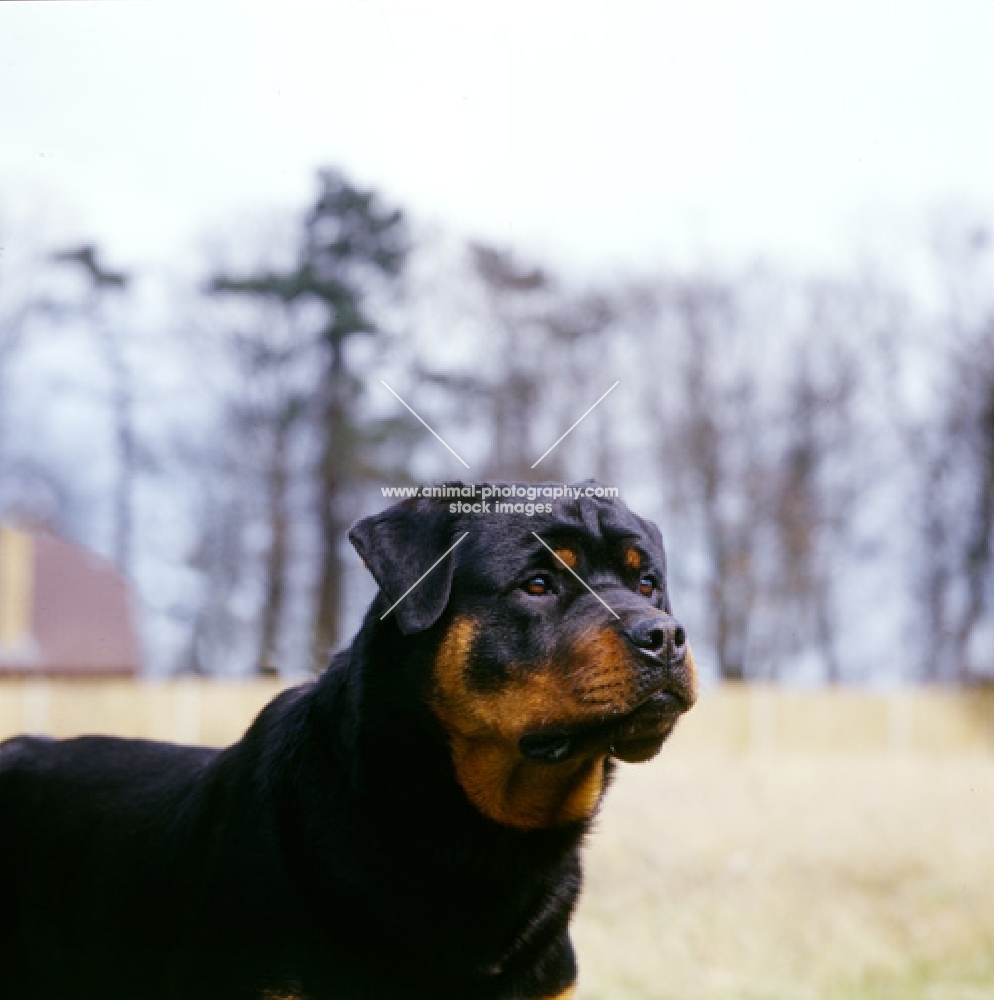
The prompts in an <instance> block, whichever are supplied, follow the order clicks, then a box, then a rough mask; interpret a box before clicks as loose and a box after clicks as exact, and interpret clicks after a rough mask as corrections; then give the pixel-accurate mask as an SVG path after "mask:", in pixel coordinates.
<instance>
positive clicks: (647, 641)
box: [624, 615, 687, 660]
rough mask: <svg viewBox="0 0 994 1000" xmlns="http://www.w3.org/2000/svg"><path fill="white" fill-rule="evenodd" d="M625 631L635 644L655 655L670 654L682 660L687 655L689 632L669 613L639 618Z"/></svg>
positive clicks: (673, 657) (671, 656) (675, 658)
mask: <svg viewBox="0 0 994 1000" xmlns="http://www.w3.org/2000/svg"><path fill="white" fill-rule="evenodd" d="M624 632H625V635H627V636H628V638H629V640H630V641H631V642H632V644H633V645H635V646H638V648H639V649H641V650H644V651H645V652H646V653H650V654H652V655H653V656H664V655H668V656H669V657H670V658H671V659H673V660H680V659H682V658H683V657H684V656H685V655H686V652H687V633H686V631H685V630H684V627H683V626H682V625H681V624H680V623H679V622H677V621H674V620H673V619H672V618H670V617H669V616H668V615H652V616H650V617H648V618H639V619H637V620H636V621H634V622H632V623H631V624H630V625H628V626H626V627H625V630H624Z"/></svg>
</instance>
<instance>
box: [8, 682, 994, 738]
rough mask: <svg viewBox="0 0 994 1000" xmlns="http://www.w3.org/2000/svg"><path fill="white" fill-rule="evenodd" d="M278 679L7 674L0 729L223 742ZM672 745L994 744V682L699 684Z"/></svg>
mask: <svg viewBox="0 0 994 1000" xmlns="http://www.w3.org/2000/svg"><path fill="white" fill-rule="evenodd" d="M279 689H280V685H279V683H278V682H276V681H262V680H252V681H210V680H202V679H195V678H183V679H178V680H169V681H161V682H152V681H126V680H104V681H98V680H90V681H69V680H21V679H18V680H10V679H5V680H0V739H4V738H6V737H7V736H12V735H14V734H16V733H25V732H26V733H44V734H48V735H52V736H73V735H78V734H81V733H108V734H113V735H119V736H142V737H148V738H152V739H163V740H174V741H177V742H180V743H206V744H210V745H214V746H221V745H224V744H227V743H230V742H232V741H234V740H236V739H238V737H239V735H240V734H241V733H242V732H243V731H244V729H245V727H246V726H247V725H248V723H249V722H250V721H251V719H252V718H253V716H254V715H255V713H256V712H258V711H259V709H260V708H261V707H262V706H263V705H264V704H265V703H266V702H267V701H268V700H269V699H270V698H272V697H273V695H274V694H276V692H277V691H278V690H279ZM671 752H686V753H711V752H717V753H730V754H744V753H750V754H768V753H781V752H785V753H786V752H812V753H823V752H828V753H854V752H855V753H867V752H894V753H908V752H920V753H994V692H992V691H990V690H978V691H955V690H938V689H925V688H911V689H902V690H898V691H893V692H887V693H877V692H871V691H864V690H859V689H851V688H840V689H832V690H817V691H797V690H790V689H784V688H774V687H763V686H753V685H744V686H736V687H722V688H717V689H714V690H711V691H706V692H704V693H703V694H702V696H701V699H700V701H699V702H698V705H697V707H696V708H695V709H694V710H693V711H692V712H691V713H690V714H689V715H688V716H687V718H685V719H684V720H683V721H682V722H681V723H680V725H679V727H678V728H677V732H676V734H675V735H674V737H673V739H672V741H671Z"/></svg>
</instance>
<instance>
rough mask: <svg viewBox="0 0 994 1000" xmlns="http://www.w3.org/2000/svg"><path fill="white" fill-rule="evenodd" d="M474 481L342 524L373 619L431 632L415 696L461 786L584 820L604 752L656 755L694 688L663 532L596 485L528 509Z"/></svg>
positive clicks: (496, 805) (542, 815)
mask: <svg viewBox="0 0 994 1000" xmlns="http://www.w3.org/2000/svg"><path fill="white" fill-rule="evenodd" d="M530 488H531V489H534V487H528V486H521V487H518V489H519V490H524V491H527V490H528V489H530ZM476 489H477V495H476V496H475V497H473V498H472V500H471V501H468V502H467V501H465V500H462V499H460V498H458V497H448V498H444V499H427V498H418V499H415V500H407V501H404V502H402V503H400V504H397V505H396V506H394V507H391V508H389V509H388V510H386V511H384V512H383V513H381V514H378V515H375V516H374V517H370V518H367V519H365V520H362V521H359V522H358V523H357V524H356V525H354V526H353V528H352V531H351V532H350V538H351V539H352V542H353V544H354V545H355V546H356V549H357V550H358V551H359V554H360V555H361V556H362V558H363V560H364V561H365V563H366V565H367V566H368V567H369V569H370V570H371V572H372V573H373V575H374V577H375V578H376V581H377V583H378V584H379V586H380V589H381V594H380V596H379V598H378V602H377V604H375V605H374V610H376V609H382V610H381V611H379V614H380V615H381V616H382V618H383V623H384V626H385V627H390V625H389V619H391V618H392V619H393V624H394V626H395V627H396V628H397V629H399V631H400V633H402V635H403V636H404V637H406V640H405V641H410V640H413V639H414V637H418V638H419V639H420V640H425V641H427V642H428V645H429V648H430V655H429V656H428V658H427V659H428V662H429V666H428V667H427V671H426V673H427V676H425V677H424V678H423V692H424V700H425V702H426V704H427V705H428V707H429V709H430V711H431V712H432V714H433V715H434V717H435V719H437V721H438V723H439V724H440V726H441V729H442V731H443V732H444V734H445V737H446V740H447V742H448V745H449V748H450V752H451V757H452V762H453V766H454V770H455V775H456V778H457V780H458V781H459V784H460V785H461V786H462V788H463V791H464V792H465V793H466V796H467V797H468V798H469V800H470V801H471V802H472V803H473V804H474V806H476V808H477V809H478V810H479V811H480V812H482V813H483V814H484V815H486V816H488V817H490V818H491V819H493V820H496V821H497V822H500V823H504V824H507V825H510V826H515V827H519V828H525V829H533V828H540V827H553V826H563V825H567V824H570V823H575V822H582V821H584V820H586V819H588V818H589V817H590V816H591V815H592V814H593V812H594V810H595V809H596V806H597V804H598V802H599V800H600V797H601V794H602V792H603V788H604V780H605V774H606V769H607V767H608V762H609V761H610V759H612V758H618V759H621V760H625V761H643V760H647V759H649V758H650V757H652V756H654V755H655V754H656V753H657V752H658V750H659V748H660V746H661V745H662V743H663V741H664V740H665V739H666V738H667V736H669V734H670V733H671V732H672V730H673V727H674V726H675V724H676V721H677V719H678V718H679V717H680V715H682V714H683V713H684V712H685V711H687V709H689V708H690V707H691V706H692V705H693V703H694V700H695V698H696V687H697V679H696V671H695V667H694V661H693V657H692V655H691V653H690V648H689V646H688V643H687V637H686V633H685V631H684V629H683V626H682V625H680V623H679V622H678V621H677V620H676V619H675V618H674V617H673V612H672V608H671V606H670V600H669V595H668V592H667V588H666V559H665V553H664V550H663V543H662V538H661V536H660V533H659V530H658V529H657V528H656V526H655V525H654V524H652V523H651V522H649V521H646V520H644V519H642V518H640V517H638V516H637V515H635V514H634V513H633V512H632V511H630V510H629V509H628V508H627V507H626V506H625V505H624V504H623V503H622V502H621V501H620V500H619V499H616V498H610V497H604V496H598V495H595V493H597V492H603V491H602V488H601V487H598V486H597V484H594V483H584V484H580V485H579V486H578V487H574V488H573V489H574V490H575V491H576V492H577V493H579V494H581V495H579V496H577V495H572V496H569V497H555V498H552V499H546V498H545V497H543V496H541V494H539V495H538V496H537V497H536V501H537V502H535V503H531V513H530V514H529V513H526V512H525V511H526V508H525V505H524V504H523V503H522V502H521V501H520V497H512V498H510V499H509V498H506V497H504V496H500V495H497V496H491V497H490V498H489V502H488V500H486V499H481V490H482V489H483V488H482V487H477V488H476ZM489 489H490V490H491V491H495V492H498V493H499V492H500V491H507V490H508V489H509V487H507V486H501V485H499V484H494V485H492V486H490V487H489ZM510 489H514V487H510ZM539 489H541V487H540V488H539ZM588 494H589V495H588ZM467 503H468V505H469V509H466V508H467ZM474 504H475V505H476V508H477V509H475V510H474V509H472V508H473V505H474ZM501 504H504V505H506V507H505V508H504V509H502V508H501V507H500V506H499V505H501ZM460 505H462V509H460Z"/></svg>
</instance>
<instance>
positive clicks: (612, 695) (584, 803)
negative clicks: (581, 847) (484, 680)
mask: <svg viewBox="0 0 994 1000" xmlns="http://www.w3.org/2000/svg"><path fill="white" fill-rule="evenodd" d="M475 630H476V623H475V622H473V621H472V620H471V619H468V618H460V619H457V620H456V621H455V622H453V624H452V625H451V627H450V628H449V631H448V634H447V635H446V636H445V638H444V639H443V640H442V643H441V646H440V648H439V652H438V656H437V658H436V663H435V683H434V687H433V692H432V696H431V704H432V708H433V709H434V711H435V714H436V715H437V716H438V718H439V719H440V721H441V722H442V724H443V726H444V727H445V729H446V731H447V733H448V735H449V740H450V744H451V748H452V760H453V764H454V766H455V770H456V777H457V778H458V780H459V783H460V785H461V786H462V788H463V790H464V791H465V792H466V795H467V797H468V798H469V800H470V801H471V802H472V803H473V804H474V805H475V806H476V807H477V808H478V809H479V810H480V811H481V812H482V813H483V814H484V815H486V816H489V817H490V818H491V819H494V820H496V821H497V822H499V823H504V824H507V825H509V826H515V827H520V828H522V829H536V828H540V827H551V826H561V825H563V824H566V823H571V822H575V821H576V820H579V819H584V818H586V817H588V816H590V815H591V814H592V813H593V811H594V809H595V808H596V807H597V803H598V802H599V800H600V796H601V793H602V791H603V787H604V762H605V759H606V755H605V754H604V753H602V752H597V753H591V754H588V755H580V756H576V757H570V758H568V759H566V760H564V761H561V762H559V763H546V762H539V761H533V760H529V759H528V758H527V757H525V756H524V755H522V753H521V751H520V750H519V749H518V741H519V740H520V739H521V737H522V736H524V735H525V734H526V733H529V732H535V731H540V730H542V729H554V728H555V726H556V724H557V723H559V724H563V725H575V724H577V723H578V722H584V721H596V720H599V719H600V718H603V717H604V716H606V715H608V714H610V713H611V712H618V711H624V709H625V708H626V707H627V705H628V704H629V701H630V699H631V697H632V695H633V687H632V678H631V670H630V660H629V659H628V657H627V653H626V649H625V644H624V642H623V640H622V639H621V638H620V637H619V636H618V635H617V634H616V633H614V631H613V630H611V629H609V628H607V629H603V630H600V631H597V632H595V633H592V634H590V635H588V636H586V637H585V638H584V639H583V640H581V642H580V643H579V644H578V645H577V647H576V648H575V650H574V651H573V653H572V655H571V656H570V663H569V664H568V665H567V666H566V669H562V668H560V669H553V668H552V666H551V665H549V664H546V665H538V666H535V667H531V668H529V669H528V670H524V669H520V670H518V671H514V670H513V669H512V672H511V679H510V681H509V682H508V683H507V684H506V685H505V686H504V687H503V688H502V689H501V690H500V691H497V692H494V693H480V692H476V691H470V690H468V689H467V687H466V679H465V668H466V662H467V659H468V656H469V652H470V649H471V647H472V643H473V637H474V634H475Z"/></svg>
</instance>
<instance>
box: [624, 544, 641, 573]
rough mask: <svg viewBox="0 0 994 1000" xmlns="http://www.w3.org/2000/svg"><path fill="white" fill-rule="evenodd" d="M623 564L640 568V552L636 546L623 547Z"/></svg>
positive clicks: (630, 567)
mask: <svg viewBox="0 0 994 1000" xmlns="http://www.w3.org/2000/svg"><path fill="white" fill-rule="evenodd" d="M624 559H625V565H626V566H627V567H628V568H629V569H641V568H642V553H641V552H639V550H638V549H636V548H630V549H625V556H624Z"/></svg>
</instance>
